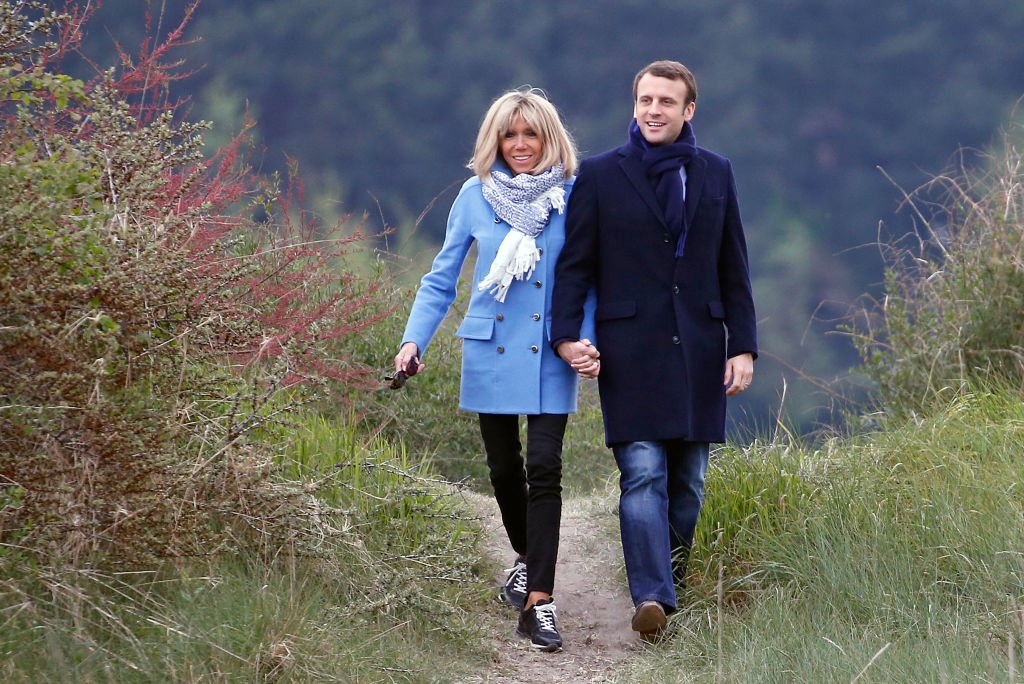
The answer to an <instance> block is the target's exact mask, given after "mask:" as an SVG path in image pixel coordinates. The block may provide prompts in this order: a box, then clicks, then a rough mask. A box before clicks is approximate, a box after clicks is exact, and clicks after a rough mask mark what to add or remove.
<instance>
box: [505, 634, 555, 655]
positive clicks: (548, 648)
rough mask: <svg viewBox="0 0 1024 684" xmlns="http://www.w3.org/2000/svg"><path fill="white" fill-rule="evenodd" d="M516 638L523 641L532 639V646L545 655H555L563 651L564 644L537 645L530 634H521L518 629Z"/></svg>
mask: <svg viewBox="0 0 1024 684" xmlns="http://www.w3.org/2000/svg"><path fill="white" fill-rule="evenodd" d="M516 636H518V637H521V638H523V639H530V646H531V647H532V648H535V649H537V650H538V651H541V652H544V653H555V652H557V651H561V650H562V644H535V643H533V640H532V637H531V636H530V635H529V634H525V633H523V632H520V631H519V630H518V629H517V630H516Z"/></svg>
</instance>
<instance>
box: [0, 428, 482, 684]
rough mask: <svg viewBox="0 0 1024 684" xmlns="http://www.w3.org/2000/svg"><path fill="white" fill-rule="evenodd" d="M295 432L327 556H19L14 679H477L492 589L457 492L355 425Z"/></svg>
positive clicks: (14, 574)
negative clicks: (92, 559) (131, 563)
mask: <svg viewBox="0 0 1024 684" xmlns="http://www.w3.org/2000/svg"><path fill="white" fill-rule="evenodd" d="M293 429H294V430H295V431H296V433H297V435H298V439H297V440H296V441H295V446H294V450H293V453H294V455H295V457H294V459H288V460H287V462H282V463H281V464H280V466H281V468H282V471H283V472H282V474H289V475H290V476H291V477H293V478H301V480H302V481H304V482H306V483H307V490H308V491H309V492H310V493H311V494H314V495H315V496H317V497H318V498H319V499H320V500H321V501H322V502H323V504H324V505H323V508H322V510H321V511H320V513H319V515H320V516H322V520H321V521H320V523H321V524H320V525H319V526H318V528H319V529H323V530H325V531H326V532H327V533H326V534H325V535H324V536H323V538H322V539H321V540H320V541H319V543H318V544H315V545H309V544H307V545H304V546H303V547H302V549H304V550H302V549H299V547H296V548H294V549H292V552H289V549H288V548H282V549H279V551H281V553H280V554H279V555H278V556H277V557H276V558H270V559H268V558H267V557H266V556H265V555H264V554H262V553H259V552H253V551H249V550H247V549H244V548H243V549H241V550H240V551H239V552H238V553H236V554H234V555H231V556H227V555H224V554H216V555H213V556H211V557H209V558H206V559H203V558H191V559H179V560H177V561H174V562H166V563H164V564H163V565H161V566H157V567H154V568H152V569H149V570H145V571H136V572H111V571H101V570H96V569H90V568H80V569H76V570H70V569H62V570H61V571H59V572H42V573H40V572H38V569H37V568H36V567H35V566H34V565H33V564H32V563H31V562H30V561H29V560H28V559H23V561H24V562H21V563H18V562H15V561H16V560H17V559H16V558H14V557H13V554H12V552H11V550H9V549H8V550H7V551H6V552H5V556H4V567H5V570H6V571H7V572H8V575H7V576H6V577H5V578H4V579H3V581H2V582H0V678H2V679H3V681H5V682H39V681H53V682H58V681H60V682H64V681H75V682H168V681H182V682H194V681H212V682H218V681H246V682H248V681H252V682H259V681H280V682H380V681H416V682H419V681H422V682H428V681H446V680H447V678H448V677H451V676H456V674H457V673H458V672H466V671H469V670H471V669H473V668H475V667H476V666H477V664H478V663H479V662H481V661H482V659H484V658H485V657H486V652H485V651H484V650H483V648H484V647H483V646H481V644H482V640H481V639H480V636H479V634H477V631H476V630H477V627H476V625H475V621H474V618H473V616H472V614H471V613H470V612H469V611H468V610H467V609H468V607H469V606H470V605H471V602H476V601H477V600H478V599H479V597H480V596H481V595H482V594H483V592H484V591H485V589H484V588H483V587H482V586H481V584H480V582H479V579H478V578H477V575H476V573H475V571H474V563H475V562H477V559H478V557H479V554H478V553H477V552H476V550H475V545H476V540H477V528H476V526H475V524H474V522H473V518H472V516H471V515H470V514H469V513H468V512H467V510H466V509H465V506H464V504H463V502H462V500H461V497H460V496H459V494H458V491H457V490H455V489H453V488H452V487H451V486H449V485H447V484H445V483H443V482H441V481H439V480H437V478H436V476H434V475H433V474H432V473H431V472H430V471H429V470H427V469H424V468H422V467H417V466H415V465H414V464H411V463H410V462H409V461H408V459H407V457H406V455H405V454H404V453H403V452H402V451H401V450H399V449H395V448H392V447H390V446H389V445H388V444H386V443H384V442H382V441H379V440H378V441H372V442H370V443H364V441H363V438H361V437H360V436H359V435H358V434H357V433H356V431H355V430H354V429H353V428H352V427H350V426H346V425H343V424H331V423H328V422H325V421H324V420H323V419H321V418H316V417H306V418H305V419H303V420H302V421H300V422H299V423H298V424H296V425H294V426H293ZM299 550H301V551H302V552H295V551H299ZM439 673H444V674H439Z"/></svg>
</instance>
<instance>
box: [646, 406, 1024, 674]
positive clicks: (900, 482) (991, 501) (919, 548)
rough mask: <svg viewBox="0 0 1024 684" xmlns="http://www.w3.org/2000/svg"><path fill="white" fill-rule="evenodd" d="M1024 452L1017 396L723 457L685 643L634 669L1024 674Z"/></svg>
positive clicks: (679, 630) (683, 628)
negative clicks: (850, 435) (814, 442)
mask: <svg viewBox="0 0 1024 684" xmlns="http://www.w3.org/2000/svg"><path fill="white" fill-rule="evenodd" d="M1022 443H1024V404H1022V403H1021V402H1020V400H1019V398H1018V397H1017V396H1016V395H1015V394H1014V393H1013V392H1006V391H1002V392H998V391H997V392H981V391H979V392H977V393H973V394H963V395H961V396H960V397H958V398H957V399H956V400H955V401H952V402H951V403H950V404H948V405H947V407H946V409H945V410H944V411H942V412H940V413H938V414H936V415H935V416H933V417H932V418H929V419H926V420H919V421H916V422H907V423H905V424H903V425H900V426H894V427H893V429H891V430H889V431H886V432H883V433H879V434H876V435H872V436H870V437H864V438H861V439H856V440H848V439H847V440H839V439H836V440H833V441H831V442H828V443H826V444H824V445H823V446H821V447H819V448H811V447H807V446H804V445H800V444H789V445H786V446H784V447H782V446H780V445H778V444H775V445H767V446H764V445H755V446H754V447H752V448H749V449H736V448H732V449H727V450H723V451H721V452H719V453H718V454H717V458H716V460H715V461H714V463H713V465H712V468H711V470H710V472H709V481H708V489H709V496H708V499H707V501H706V508H705V510H704V512H703V514H702V519H701V523H700V533H699V534H700V539H699V540H698V543H697V544H696V546H695V549H694V558H693V560H692V561H691V568H690V569H691V575H690V588H689V589H688V590H687V591H686V593H685V596H684V601H683V604H682V605H683V606H684V609H683V610H682V611H681V612H680V614H679V615H678V616H677V617H676V618H675V619H674V621H673V623H672V624H673V627H674V629H675V634H674V636H673V637H672V638H671V639H670V641H669V643H668V644H666V645H665V646H663V647H660V648H656V649H653V650H652V652H651V653H649V654H645V658H644V659H641V660H638V661H636V662H634V663H633V665H632V666H631V668H630V670H629V675H628V676H629V677H636V678H637V679H639V680H640V681H644V680H645V678H647V677H650V679H649V680H650V681H728V682H746V681H749V682H827V681H847V682H848V681H855V680H856V681H874V682H911V681H914V682H918V681H939V682H943V681H945V682H961V681H989V682H1011V681H1019V679H1015V677H1016V676H1018V675H1016V674H1014V673H1020V672H1022V670H1024V667H1022V666H1024V662H1022V660H1021V648H1020V644H1021V641H1022V640H1024V623H1022V621H1021V620H1022V616H1024V613H1022V609H1024V524H1022V523H1024V496H1022V494H1021V491H1020V482H1021V481H1022V480H1024V461H1022V460H1021V459H1020V444H1022ZM659 672H660V673H664V672H676V673H679V674H678V676H677V677H676V678H675V679H668V680H666V679H656V678H655V673H659Z"/></svg>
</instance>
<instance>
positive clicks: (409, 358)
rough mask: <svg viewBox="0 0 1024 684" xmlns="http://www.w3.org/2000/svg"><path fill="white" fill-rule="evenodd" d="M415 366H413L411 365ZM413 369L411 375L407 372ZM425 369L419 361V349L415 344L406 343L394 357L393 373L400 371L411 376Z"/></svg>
mask: <svg viewBox="0 0 1024 684" xmlns="http://www.w3.org/2000/svg"><path fill="white" fill-rule="evenodd" d="M413 364H415V365H413ZM413 368H415V370H413V372H412V373H410V372H409V371H410V370H412V369H413ZM424 368H426V366H425V365H423V362H421V361H420V349H419V347H417V346H416V343H415V342H406V343H405V344H403V345H402V348H401V349H399V350H398V354H396V355H395V372H396V373H398V372H399V371H402V372H403V373H405V374H406V375H408V376H413V375H416V374H417V373H419V372H420V371H421V370H423V369H424Z"/></svg>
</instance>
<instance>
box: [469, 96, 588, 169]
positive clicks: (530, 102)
mask: <svg viewBox="0 0 1024 684" xmlns="http://www.w3.org/2000/svg"><path fill="white" fill-rule="evenodd" d="M517 117H522V118H523V121H525V122H526V124H527V125H528V126H530V127H531V128H533V130H534V131H536V132H537V134H538V135H539V136H540V138H541V141H542V142H543V143H544V149H543V150H542V151H541V159H540V161H539V162H538V163H537V166H535V167H534V168H532V169H530V173H531V174H538V173H543V172H544V171H547V170H548V169H549V168H551V167H552V166H554V165H555V164H557V163H559V162H561V163H562V166H564V167H565V177H566V178H570V177H572V175H573V174H575V173H576V145H575V144H574V143H573V140H572V136H570V135H569V132H568V131H567V130H565V126H563V125H562V120H561V118H559V116H558V110H557V109H555V106H554V105H553V104H551V102H549V101H548V98H547V95H545V94H544V91H543V90H541V89H540V88H531V87H529V86H523V87H521V88H517V89H515V90H510V91H509V92H507V93H505V94H504V95H502V96H501V97H499V98H498V99H497V100H495V101H494V102H493V103H492V104H491V106H490V108H489V109H488V110H487V113H486V114H485V115H484V120H483V123H481V124H480V132H479V133H477V135H476V145H475V146H474V147H473V158H472V159H470V160H469V164H467V166H468V167H469V168H471V169H473V173H475V174H476V175H477V177H478V178H479V179H480V180H483V179H484V178H486V177H487V176H488V175H489V174H490V173H491V167H493V166H494V162H495V160H497V159H498V157H499V156H500V154H501V153H500V150H501V140H502V138H503V137H504V135H505V134H506V133H507V132H508V131H509V129H511V128H512V124H513V123H514V122H515V120H516V118H517Z"/></svg>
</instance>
